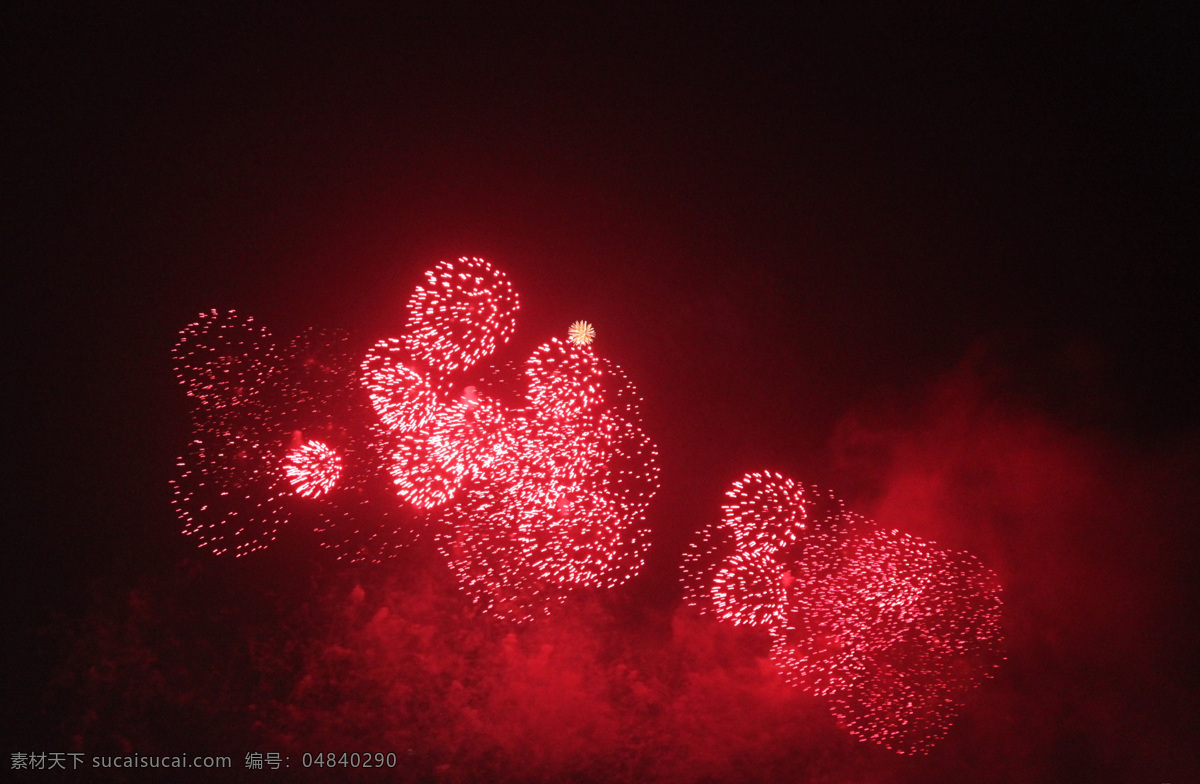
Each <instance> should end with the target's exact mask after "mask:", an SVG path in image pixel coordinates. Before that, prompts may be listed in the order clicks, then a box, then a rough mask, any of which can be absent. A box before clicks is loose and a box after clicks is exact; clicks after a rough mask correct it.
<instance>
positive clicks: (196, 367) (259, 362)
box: [171, 310, 280, 420]
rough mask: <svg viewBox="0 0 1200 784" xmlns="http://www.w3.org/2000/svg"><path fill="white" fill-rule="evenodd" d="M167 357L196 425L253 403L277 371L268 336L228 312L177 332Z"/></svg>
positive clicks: (213, 314) (275, 353) (208, 316)
mask: <svg viewBox="0 0 1200 784" xmlns="http://www.w3.org/2000/svg"><path fill="white" fill-rule="evenodd" d="M171 354H172V356H173V358H174V360H175V375H176V377H177V378H178V379H179V383H180V384H182V385H183V387H184V389H185V390H186V391H187V394H188V396H189V397H191V398H192V399H193V401H194V402H195V403H196V410H195V411H194V412H193V413H194V414H195V415H196V418H197V420H200V419H204V418H208V417H213V416H215V415H217V414H219V413H220V412H221V411H223V410H228V409H232V408H237V407H239V406H245V405H246V404H247V403H248V402H250V401H252V400H254V399H255V398H258V397H259V396H260V395H261V394H262V393H263V391H264V390H265V389H267V387H268V386H269V384H270V382H271V381H272V378H273V376H274V375H275V374H276V372H277V371H278V369H279V366H280V355H279V353H278V351H277V350H276V347H275V341H274V339H273V338H272V336H271V333H270V332H268V331H267V330H266V329H265V328H264V327H262V326H260V325H258V324H255V323H254V319H253V318H252V317H243V316H240V315H238V313H237V312H236V311H232V310H230V311H227V312H220V311H217V310H210V311H207V312H204V313H201V314H200V315H199V317H198V319H197V320H196V321H194V322H192V323H191V324H188V325H187V326H186V327H184V329H183V330H182V331H181V332H180V333H179V339H178V340H177V341H176V342H175V346H174V348H173V349H172V350H171Z"/></svg>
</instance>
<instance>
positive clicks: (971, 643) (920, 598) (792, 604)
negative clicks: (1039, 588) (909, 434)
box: [684, 473, 1002, 753]
mask: <svg viewBox="0 0 1200 784" xmlns="http://www.w3.org/2000/svg"><path fill="white" fill-rule="evenodd" d="M727 495H728V496H729V498H730V502H729V503H727V504H726V505H725V506H724V507H723V510H722V511H723V515H722V521H721V523H720V524H717V525H714V526H710V527H709V528H708V529H706V530H705V531H704V532H702V534H701V536H700V537H699V539H698V540H697V542H696V543H695V544H694V545H693V546H692V547H691V548H690V549H689V550H688V551H687V553H685V557H684V561H685V563H684V570H685V571H684V586H685V600H686V601H687V602H688V603H690V604H693V605H694V606H697V607H698V608H700V609H702V610H705V611H711V612H712V613H713V614H715V615H716V616H717V617H718V618H720V619H721V620H725V621H729V622H732V623H734V624H747V625H754V626H759V627H763V628H766V629H768V630H769V631H770V632H771V635H772V640H773V642H772V648H771V658H772V661H773V662H774V663H775V665H776V667H777V668H778V669H779V671H780V672H781V674H782V675H783V677H784V679H785V680H786V681H787V682H788V683H789V684H791V685H793V686H795V687H797V688H800V689H803V690H804V691H807V692H809V693H810V694H814V695H820V696H826V697H829V698H830V700H831V707H832V710H833V712H834V713H835V714H836V715H837V716H838V717H839V718H840V719H841V720H842V722H843V723H844V725H845V726H846V727H847V728H848V729H849V731H850V732H851V733H852V734H854V735H855V736H857V737H859V738H860V739H863V740H871V741H874V742H877V743H880V744H882V745H885V746H887V747H888V748H891V749H893V750H895V751H897V752H900V753H920V752H924V751H927V750H928V749H929V748H930V746H932V745H933V744H934V743H936V742H937V740H939V739H940V738H942V737H943V736H944V735H945V733H946V732H947V731H948V729H949V728H950V726H951V724H952V722H953V718H954V716H955V714H956V712H957V706H958V705H959V704H960V703H961V701H962V697H963V695H964V694H965V693H966V692H967V691H968V690H969V689H970V688H971V687H973V686H974V685H976V684H978V683H979V682H980V681H981V680H983V679H985V678H987V677H989V676H990V675H991V673H992V671H993V670H994V668H995V667H996V666H998V664H999V662H1000V660H1001V658H1002V656H1001V654H1000V639H1001V638H1000V616H999V614H1000V598H999V585H998V583H997V581H996V579H995V576H994V575H992V574H991V572H989V571H987V570H986V569H985V568H983V567H982V566H981V565H980V564H979V563H978V561H976V560H975V559H974V558H972V557H971V556H969V555H966V554H961V553H951V552H948V551H945V550H942V549H940V548H938V547H937V546H935V545H933V544H931V543H929V542H923V541H921V540H919V539H916V538H914V537H911V536H907V535H904V534H900V533H898V532H896V531H880V530H878V529H876V528H875V527H874V526H873V525H871V524H870V523H869V522H868V521H866V520H864V519H863V518H860V517H857V516H855V515H851V514H847V513H845V512H844V511H842V509H841V505H840V504H839V503H837V501H836V499H835V498H834V497H833V496H831V495H828V494H823V493H821V492H820V491H818V490H817V489H816V488H812V487H807V486H803V485H800V484H798V483H794V482H792V481H791V480H788V479H786V478H785V477H782V476H780V475H778V474H770V473H758V474H748V475H747V476H745V477H743V478H742V479H741V480H739V481H738V482H736V483H735V484H734V486H733V488H731V490H730V491H729V493H728V494H727Z"/></svg>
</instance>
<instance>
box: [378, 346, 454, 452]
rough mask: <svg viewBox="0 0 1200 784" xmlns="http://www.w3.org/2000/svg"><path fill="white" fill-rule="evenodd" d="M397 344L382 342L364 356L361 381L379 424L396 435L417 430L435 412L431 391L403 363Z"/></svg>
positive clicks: (435, 400) (402, 354)
mask: <svg viewBox="0 0 1200 784" xmlns="http://www.w3.org/2000/svg"><path fill="white" fill-rule="evenodd" d="M405 354H406V352H405V351H404V350H403V349H402V348H401V347H400V345H399V341H398V340H395V339H394V338H393V339H389V340H381V341H379V342H378V343H376V344H375V345H374V346H373V347H372V348H371V350H370V351H368V352H367V357H366V359H364V360H363V363H362V373H361V380H362V385H363V386H364V387H366V389H367V393H368V396H369V398H370V400H371V407H372V408H374V409H375V413H376V415H378V417H379V421H380V422H382V423H383V424H384V426H386V427H387V428H388V429H389V430H391V431H393V432H396V433H409V432H412V431H414V430H420V429H421V428H423V427H425V426H426V425H427V424H429V421H430V420H431V419H432V418H433V416H434V414H435V413H436V412H437V396H436V395H435V394H434V391H433V387H431V386H430V385H429V383H428V382H427V381H426V380H425V378H424V377H423V376H422V375H421V374H420V373H419V372H417V371H416V370H415V369H414V368H412V367H410V366H407V365H405V364H404V362H403V358H404V355H405Z"/></svg>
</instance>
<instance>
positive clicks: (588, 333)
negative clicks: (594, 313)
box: [567, 321, 596, 346]
mask: <svg viewBox="0 0 1200 784" xmlns="http://www.w3.org/2000/svg"><path fill="white" fill-rule="evenodd" d="M567 337H568V339H570V341H571V342H572V343H574V344H575V345H577V346H587V345H590V344H591V342H592V341H593V340H595V339H596V329H595V327H593V326H592V325H591V324H589V323H587V322H586V321H576V322H575V323H574V324H572V325H571V328H570V329H569V330H567Z"/></svg>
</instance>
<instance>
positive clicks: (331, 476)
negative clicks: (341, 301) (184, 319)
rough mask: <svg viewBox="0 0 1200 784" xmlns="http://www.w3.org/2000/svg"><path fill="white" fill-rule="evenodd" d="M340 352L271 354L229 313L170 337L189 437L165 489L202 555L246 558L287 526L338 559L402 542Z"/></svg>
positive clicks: (332, 337)
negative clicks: (314, 536)
mask: <svg viewBox="0 0 1200 784" xmlns="http://www.w3.org/2000/svg"><path fill="white" fill-rule="evenodd" d="M348 343H349V341H348V338H347V337H346V336H345V335H344V334H342V333H338V332H329V331H324V330H316V329H309V330H306V331H305V332H303V333H302V334H301V335H299V336H298V337H296V338H295V339H293V340H291V341H288V342H287V343H286V344H284V347H283V348H280V347H279V346H278V344H277V343H276V342H275V340H274V339H273V338H272V337H271V335H270V333H269V332H268V331H267V330H266V329H264V328H263V327H261V326H259V325H258V324H256V323H255V321H254V319H253V318H250V317H242V316H240V315H239V314H237V313H234V312H232V311H231V312H227V313H221V312H218V311H209V312H207V313H202V314H201V315H200V318H199V319H198V320H197V321H196V322H195V323H193V324H190V325H188V326H187V327H186V328H185V329H184V330H183V331H182V332H181V333H180V338H179V340H178V342H177V343H176V346H175V349H174V352H173V353H174V357H175V362H176V373H177V375H178V376H179V379H180V382H181V383H182V384H183V386H184V388H185V390H186V391H187V393H188V396H189V399H190V400H192V401H193V404H194V405H193V411H192V422H193V429H194V436H193V443H192V445H191V447H190V448H189V450H188V451H187V452H186V453H185V454H184V455H183V457H181V458H180V460H179V469H180V470H179V473H178V475H177V476H176V477H175V479H173V480H172V487H173V490H174V498H175V501H174V503H175V507H176V511H177V514H178V516H179V519H180V521H181V522H182V523H183V528H184V533H185V534H187V535H189V536H193V537H195V538H196V540H197V542H198V544H199V545H200V546H201V547H205V548H207V549H209V550H211V551H212V552H214V553H225V552H233V553H235V554H237V555H244V554H245V553H248V552H252V551H254V550H258V549H261V548H263V547H265V546H267V544H268V543H269V542H270V541H272V540H273V539H275V537H276V536H277V534H278V531H279V530H280V529H281V528H282V527H283V526H284V525H285V524H287V523H288V522H289V521H299V522H300V523H302V524H303V525H305V526H311V527H312V528H313V529H314V530H315V531H316V532H317V533H318V536H319V538H320V540H321V543H322V544H323V545H324V546H326V547H328V548H330V549H332V550H334V551H335V552H336V553H337V556H338V557H339V558H350V559H351V560H367V559H372V560H377V559H378V558H380V557H383V556H384V555H386V554H388V553H390V552H394V550H395V549H396V548H398V547H402V546H405V545H406V544H408V543H409V542H411V540H412V538H413V536H414V531H413V530H412V525H411V522H412V521H411V517H407V518H406V517H405V516H404V515H403V514H401V513H400V510H398V509H397V508H396V504H395V502H394V500H392V499H394V497H395V496H394V494H393V493H392V492H391V491H390V490H389V485H390V483H389V482H387V481H386V478H385V476H384V472H383V468H382V466H383V463H382V461H380V460H378V459H377V456H376V455H374V454H373V453H372V447H373V444H374V441H375V440H377V438H378V436H377V434H375V433H374V432H373V431H372V430H371V428H370V422H371V419H372V416H371V408H370V406H369V404H368V402H367V400H366V399H365V396H364V395H363V393H362V390H361V388H360V387H359V386H358V384H357V381H356V378H355V375H356V374H355V369H356V363H355V361H354V359H353V352H352V351H351V350H350V349H349V346H348ZM306 436H307V438H306ZM306 441H307V442H308V443H307V444H306V443H305V442H306ZM317 444H320V446H317ZM289 445H290V448H289Z"/></svg>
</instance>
